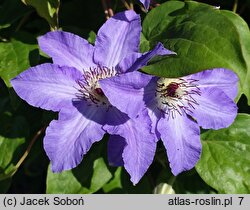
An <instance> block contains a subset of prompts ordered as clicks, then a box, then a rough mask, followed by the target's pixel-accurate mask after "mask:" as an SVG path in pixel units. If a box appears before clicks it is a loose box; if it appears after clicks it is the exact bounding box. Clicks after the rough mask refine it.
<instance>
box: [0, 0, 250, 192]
mask: <svg viewBox="0 0 250 210" xmlns="http://www.w3.org/2000/svg"><path fill="white" fill-rule="evenodd" d="M136 2H138V1H136ZM157 2H158V3H161V5H160V6H159V7H156V8H153V9H151V11H150V12H149V13H143V12H141V14H140V15H141V18H142V22H143V31H142V33H141V44H140V50H141V52H146V51H148V50H150V49H152V48H153V47H154V46H155V44H156V43H157V42H162V43H163V44H164V45H165V47H167V48H169V49H170V50H173V51H175V52H177V55H176V56H168V57H158V58H156V59H154V60H152V61H151V62H150V65H149V66H147V67H144V68H143V69H142V70H143V71H145V72H147V73H150V74H154V75H159V76H164V77H179V76H184V75H187V74H190V73H194V72H199V71H202V70H204V69H211V68H216V67H224V68H229V69H232V70H233V71H234V72H236V73H237V74H238V76H239V78H240V81H239V94H238V97H237V101H238V99H240V100H239V102H238V107H239V112H240V113H242V112H243V113H245V114H239V115H238V117H237V119H236V121H235V122H234V124H233V125H231V126H230V127H229V128H226V129H221V130H217V131H212V130H209V131H204V132H203V134H202V135H201V139H202V145H203V151H202V156H201V159H200V161H199V162H198V164H197V165H196V168H195V169H193V170H191V171H188V172H184V173H182V174H180V175H178V176H177V177H176V178H175V179H172V178H171V177H172V174H171V171H170V168H169V165H168V160H167V157H166V151H165V149H164V147H163V145H161V144H160V143H158V149H157V150H159V151H157V155H156V157H155V160H154V162H153V164H152V165H151V166H150V168H149V170H148V171H147V173H146V174H145V175H144V177H143V178H142V179H141V181H140V182H139V183H138V184H137V185H136V186H133V184H132V183H131V181H130V177H129V175H128V173H127V172H126V170H125V169H124V167H112V166H109V164H108V161H107V154H106V153H107V152H106V150H107V141H106V140H107V139H106V138H104V139H103V140H102V141H101V142H98V143H96V144H94V145H93V147H92V148H91V149H90V151H89V152H88V153H87V154H86V155H85V156H84V158H83V161H82V162H81V164H80V165H79V166H77V167H76V168H74V169H72V170H69V171H64V172H62V173H53V172H52V171H51V167H50V165H49V160H48V158H47V156H46V154H45V151H44V148H43V141H42V140H43V133H41V134H39V138H38V139H37V140H36V142H35V144H34V145H33V147H32V149H31V151H30V152H29V154H28V156H27V158H26V159H25V160H24V162H22V164H21V165H20V164H19V163H20V158H21V157H22V155H23V154H24V152H25V151H27V148H28V146H29V144H30V140H31V139H33V137H34V136H35V135H36V133H37V131H38V130H40V129H41V128H43V127H44V126H45V127H46V126H48V125H49V123H50V122H51V120H53V119H55V118H57V113H52V112H48V111H42V110H41V109H37V108H34V107H31V106H29V105H28V104H27V103H26V102H25V101H23V100H21V99H20V98H19V97H18V96H17V95H16V94H15V92H14V90H13V89H12V88H11V84H10V80H11V79H12V78H14V77H15V76H17V75H18V74H20V73H21V72H23V71H24V70H26V69H28V68H29V67H31V66H35V65H38V64H41V63H45V62H51V59H50V58H49V57H48V56H47V55H45V54H44V53H42V52H41V51H39V47H38V45H37V41H36V38H37V37H38V36H40V35H42V34H45V33H46V32H48V31H49V30H57V29H62V30H65V31H69V32H73V33H75V34H77V35H79V36H81V37H83V38H85V39H86V40H88V41H89V42H90V43H91V44H94V42H95V39H96V32H97V30H98V29H99V28H100V26H101V25H102V24H103V23H104V22H105V15H104V12H103V8H102V4H101V1H100V0H91V1H83V0H61V1H60V0H0V151H1V153H0V193H153V192H154V189H155V192H156V191H157V190H158V192H163V191H164V188H165V186H167V185H166V184H168V185H169V186H172V187H173V190H174V191H175V192H176V193H250V182H249V180H250V175H249V174H250V173H249V172H250V133H249V131H250V130H249V124H250V116H249V115H248V114H250V107H249V106H248V105H247V99H248V103H250V87H249V84H250V71H249V68H250V33H249V26H248V24H247V23H246V22H248V23H249V20H250V15H249V14H250V7H249V5H248V4H249V1H245V2H244V1H238V2H239V5H238V10H237V11H238V12H240V16H239V15H237V14H235V13H233V12H231V11H228V10H231V9H232V4H231V2H233V1H226V0H223V1H220V5H221V9H220V10H219V9H216V8H215V7H213V6H210V5H207V4H204V3H198V2H194V1H172V0H171V1H170V0H169V1H168V0H159V1H157ZM203 2H204V1H203ZM206 2H208V3H211V2H210V1H206ZM211 5H212V4H211ZM111 7H112V8H113V11H114V13H117V12H119V11H124V10H125V8H124V7H123V4H122V3H121V1H120V0H114V1H113V0H111ZM225 9H228V10H225ZM59 10H60V11H59ZM137 12H140V11H137ZM41 17H42V18H41ZM242 17H243V18H244V20H243V19H242ZM245 21H246V22H245ZM48 26H50V28H49V27H48ZM118 30H119V29H118ZM242 94H244V95H243V96H242ZM246 113H248V114H246ZM48 165H49V167H48ZM171 180H172V182H171ZM162 183H164V184H162ZM159 189H160V190H159Z"/></svg>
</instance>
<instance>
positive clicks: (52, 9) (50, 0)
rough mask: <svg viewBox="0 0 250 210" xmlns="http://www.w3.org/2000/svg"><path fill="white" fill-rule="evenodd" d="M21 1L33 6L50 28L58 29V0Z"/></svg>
mask: <svg viewBox="0 0 250 210" xmlns="http://www.w3.org/2000/svg"><path fill="white" fill-rule="evenodd" d="M22 2H23V3H24V4H26V5H30V6H32V7H34V8H35V9H36V11H37V13H38V14H39V15H40V16H41V17H43V18H44V19H45V20H47V22H48V23H49V25H50V27H51V29H53V30H56V29H58V12H59V6H60V0H42V1H41V0H22Z"/></svg>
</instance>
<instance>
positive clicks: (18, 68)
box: [0, 33, 39, 87]
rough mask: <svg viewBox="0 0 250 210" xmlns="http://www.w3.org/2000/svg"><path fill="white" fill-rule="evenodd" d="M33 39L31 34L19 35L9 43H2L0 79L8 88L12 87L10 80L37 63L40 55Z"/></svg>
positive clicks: (0, 46)
mask: <svg viewBox="0 0 250 210" xmlns="http://www.w3.org/2000/svg"><path fill="white" fill-rule="evenodd" d="M24 36H25V37H26V38H25V40H23V37H24ZM27 39H28V40H27ZM33 39H34V38H33V37H32V36H31V35H30V34H27V33H19V34H17V35H16V37H15V38H13V39H11V40H10V41H9V42H1V43H0V57H1V59H0V77H1V78H2V79H3V80H4V82H5V84H6V85H7V86H8V87H11V84H10V80H11V79H12V78H14V77H15V76H17V75H18V74H19V73H21V72H22V71H24V70H26V69H27V68H29V67H30V65H31V62H32V61H34V63H37V61H38V59H39V54H38V51H37V50H36V49H37V44H35V43H34V40H33ZM32 56H34V57H33V60H30V58H32Z"/></svg>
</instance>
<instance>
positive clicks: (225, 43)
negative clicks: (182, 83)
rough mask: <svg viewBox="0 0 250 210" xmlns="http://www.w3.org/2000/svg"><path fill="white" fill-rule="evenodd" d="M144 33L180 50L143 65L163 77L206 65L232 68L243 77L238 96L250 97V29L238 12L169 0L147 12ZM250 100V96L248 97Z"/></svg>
mask: <svg viewBox="0 0 250 210" xmlns="http://www.w3.org/2000/svg"><path fill="white" fill-rule="evenodd" d="M143 34H144V36H145V38H146V39H147V40H148V41H149V43H150V48H153V46H155V44H156V43H157V42H162V43H164V46H165V47H166V48H169V49H171V50H172V51H175V52H176V53H177V56H172V57H164V58H158V59H156V60H154V61H152V63H151V65H149V66H147V67H145V68H143V70H144V71H145V72H147V73H150V74H154V75H158V76H163V77H180V76H184V75H188V74H192V73H195V72H199V71H202V70H205V69H212V68H218V67H223V68H229V69H231V70H233V71H234V72H236V73H237V74H238V76H239V78H240V84H239V94H238V98H237V100H238V99H239V97H240V96H241V94H242V93H244V94H245V95H246V96H247V97H248V99H250V92H249V91H250V87H249V84H250V73H249V68H250V33H249V28H248V25H247V23H246V22H245V21H244V20H243V19H242V18H241V17H240V16H238V15H236V14H234V13H232V12H229V11H221V10H219V9H216V8H215V7H213V6H210V5H206V4H203V3H198V2H192V1H185V2H181V1H169V2H166V3H164V4H162V5H161V6H159V7H157V8H155V9H153V10H152V11H151V12H149V13H148V15H147V16H146V18H145V20H144V22H143ZM248 101H249V103H250V100H248Z"/></svg>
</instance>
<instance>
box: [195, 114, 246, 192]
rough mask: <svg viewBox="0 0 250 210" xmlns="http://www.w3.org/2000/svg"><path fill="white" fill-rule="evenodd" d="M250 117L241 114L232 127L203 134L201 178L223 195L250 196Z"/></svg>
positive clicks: (199, 171)
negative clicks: (237, 194) (243, 194)
mask: <svg viewBox="0 0 250 210" xmlns="http://www.w3.org/2000/svg"><path fill="white" fill-rule="evenodd" d="M249 125H250V115H247V114H239V115H238V116H237V118H236V120H235V122H234V123H233V124H232V125H231V126H230V127H229V128H225V129H221V130H217V131H213V130H210V131H207V132H205V133H203V134H202V135H201V139H202V156H201V159H200V160H199V162H198V164H197V165H196V170H197V172H198V173H199V175H200V176H201V178H202V179H203V180H204V181H205V182H206V183H207V184H208V185H210V186H211V187H213V188H214V189H216V190H217V191H218V192H219V193H230V194H233V193H250V130H249Z"/></svg>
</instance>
